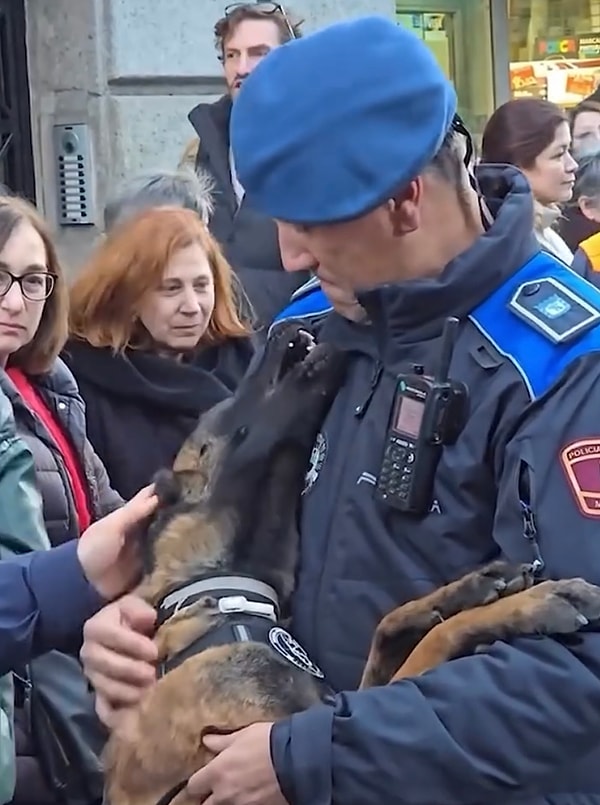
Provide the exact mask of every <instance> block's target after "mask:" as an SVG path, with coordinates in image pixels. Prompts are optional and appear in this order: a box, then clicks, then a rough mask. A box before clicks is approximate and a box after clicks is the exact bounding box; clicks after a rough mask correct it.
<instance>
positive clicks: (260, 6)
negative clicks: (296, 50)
mask: <svg viewBox="0 0 600 805" xmlns="http://www.w3.org/2000/svg"><path fill="white" fill-rule="evenodd" d="M236 8H255V9H256V10H257V11H262V12H263V13H264V14H279V15H280V16H281V18H282V19H283V21H284V22H285V24H286V26H287V29H288V31H289V34H290V38H291V39H296V32H295V31H294V26H293V25H292V23H291V22H290V18H289V17H288V15H287V13H286V10H285V8H284V7H283V6H282V5H280V3H263V2H260V1H259V2H256V3H229V5H227V6H225V9H224V14H225V16H226V17H229V15H230V14H233V12H234V11H235V10H236Z"/></svg>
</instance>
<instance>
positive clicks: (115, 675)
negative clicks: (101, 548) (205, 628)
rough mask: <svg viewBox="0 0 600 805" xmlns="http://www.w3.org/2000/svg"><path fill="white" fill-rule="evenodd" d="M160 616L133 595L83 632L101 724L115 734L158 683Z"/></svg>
mask: <svg viewBox="0 0 600 805" xmlns="http://www.w3.org/2000/svg"><path fill="white" fill-rule="evenodd" d="M155 619H156V612H155V611H154V609H153V608H152V607H151V606H150V605H149V604H147V603H146V602H145V601H143V600H142V599H141V598H137V597H135V596H133V595H127V596H125V597H124V598H121V599H120V600H119V601H114V602H113V603H112V604H108V605H107V606H105V607H104V609H102V610H100V612H98V613H97V614H96V615H94V617H93V618H90V620H89V621H87V623H86V624H85V626H84V627H83V646H82V649H81V661H82V663H83V670H84V672H85V675H86V676H87V678H88V679H89V680H90V682H91V684H92V686H93V687H94V689H95V691H96V712H97V713H98V717H99V718H100V720H101V721H102V722H103V723H104V724H105V725H106V726H107V727H108V728H109V729H115V728H117V727H118V726H119V725H120V723H121V722H122V721H123V720H124V719H125V718H126V717H127V714H128V712H130V708H131V707H132V706H134V705H136V704H137V703H138V702H139V701H140V699H141V698H142V696H143V694H144V692H145V691H146V690H147V688H148V687H150V686H151V685H152V684H154V681H155V678H156V675H155V668H154V663H155V662H156V658H157V650H156V646H155V644H154V643H153V641H152V639H151V635H152V634H153V632H154V625H155Z"/></svg>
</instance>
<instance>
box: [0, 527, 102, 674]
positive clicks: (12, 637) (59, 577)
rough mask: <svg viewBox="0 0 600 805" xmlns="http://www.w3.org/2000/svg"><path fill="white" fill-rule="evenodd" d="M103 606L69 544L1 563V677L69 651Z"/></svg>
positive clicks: (74, 543)
mask: <svg viewBox="0 0 600 805" xmlns="http://www.w3.org/2000/svg"><path fill="white" fill-rule="evenodd" d="M102 603H103V602H102V600H101V598H100V597H99V595H98V594H97V593H96V592H95V590H94V589H93V587H92V586H91V585H90V584H89V583H88V581H87V579H86V578H85V575H84V573H83V570H82V568H81V565H80V563H79V560H78V558H77V543H76V542H74V541H71V542H68V543H66V544H65V545H61V546H59V547H58V548H52V549H50V550H47V551H35V552H34V553H29V554H25V555H24V556H19V557H16V558H15V559H7V560H5V561H3V562H0V675H2V674H5V673H8V672H9V671H11V670H12V669H13V668H16V667H18V666H20V665H22V664H23V663H26V662H29V660H30V659H31V658H32V657H34V656H36V655H38V654H44V653H45V652H46V651H50V650H52V649H65V648H67V647H70V646H71V644H72V643H73V642H75V641H76V640H77V638H78V636H79V634H80V633H81V630H82V628H83V624H84V623H85V621H86V620H87V619H88V618H89V617H91V616H92V615H93V614H94V612H96V611H97V610H98V609H99V608H100V606H101V605H102Z"/></svg>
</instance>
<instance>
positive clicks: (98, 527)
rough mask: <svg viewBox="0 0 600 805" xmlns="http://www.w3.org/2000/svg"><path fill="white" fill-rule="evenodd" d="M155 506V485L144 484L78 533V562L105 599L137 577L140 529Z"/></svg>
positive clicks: (139, 563)
mask: <svg viewBox="0 0 600 805" xmlns="http://www.w3.org/2000/svg"><path fill="white" fill-rule="evenodd" d="M157 505H158V498H157V497H156V495H155V493H154V487H153V486H147V487H145V488H144V489H142V490H140V491H139V492H138V493H137V495H135V497H133V498H132V499H131V500H130V501H128V502H127V503H125V504H123V506H121V507H120V508H118V509H115V511H113V512H111V513H110V514H108V515H107V516H106V517H103V518H102V519H101V520H97V521H96V522H95V523H93V524H92V525H91V526H90V527H89V528H88V529H87V530H86V531H85V532H84V533H83V534H82V535H81V538H80V540H79V542H78V544H77V556H78V558H79V562H80V563H81V567H82V569H83V572H84V573H85V576H86V578H87V580H88V581H89V582H90V584H91V585H92V586H93V587H95V589H96V590H97V591H98V593H99V594H100V595H101V596H102V597H103V598H104V599H105V600H106V601H111V600H112V599H113V598H116V597H117V596H119V595H122V594H123V593H125V592H127V591H128V590H130V589H131V588H132V586H133V585H134V584H135V583H136V581H137V580H138V579H139V578H140V575H141V570H142V564H141V552H140V540H139V537H140V532H141V529H142V528H143V526H144V525H145V524H146V522H147V520H148V518H149V517H150V516H151V515H152V514H153V512H154V511H155V510H156V507H157Z"/></svg>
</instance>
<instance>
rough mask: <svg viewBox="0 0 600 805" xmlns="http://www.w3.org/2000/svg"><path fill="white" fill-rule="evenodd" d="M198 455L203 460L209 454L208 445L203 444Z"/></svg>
mask: <svg viewBox="0 0 600 805" xmlns="http://www.w3.org/2000/svg"><path fill="white" fill-rule="evenodd" d="M198 453H199V455H200V458H202V456H205V455H206V454H207V453H208V445H207V444H203V445H202V447H201V448H200V450H199V451H198Z"/></svg>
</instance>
